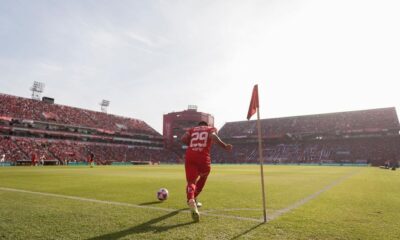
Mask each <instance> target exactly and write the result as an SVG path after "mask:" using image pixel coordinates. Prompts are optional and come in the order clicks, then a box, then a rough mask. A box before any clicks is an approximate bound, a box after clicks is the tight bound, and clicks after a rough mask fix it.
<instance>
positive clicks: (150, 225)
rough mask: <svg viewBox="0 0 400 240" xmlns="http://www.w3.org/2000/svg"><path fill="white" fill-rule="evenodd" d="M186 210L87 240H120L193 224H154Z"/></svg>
mask: <svg viewBox="0 0 400 240" xmlns="http://www.w3.org/2000/svg"><path fill="white" fill-rule="evenodd" d="M184 210H187V208H184V209H179V210H176V211H173V212H170V213H168V214H166V215H164V216H161V217H158V218H154V219H152V220H150V221H147V222H145V223H142V224H139V225H137V226H134V227H131V228H128V229H125V230H122V231H119V232H114V233H108V234H105V235H101V236H97V237H93V238H89V240H100V239H120V238H122V237H125V236H128V235H131V234H137V233H146V232H154V233H159V232H164V231H167V230H170V229H172V228H177V227H182V226H186V225H190V224H193V223H195V222H193V221H192V222H186V223H179V224H174V225H167V226H155V224H156V223H159V222H161V221H164V220H166V219H168V218H170V217H173V216H175V215H177V214H178V213H180V212H182V211H184Z"/></svg>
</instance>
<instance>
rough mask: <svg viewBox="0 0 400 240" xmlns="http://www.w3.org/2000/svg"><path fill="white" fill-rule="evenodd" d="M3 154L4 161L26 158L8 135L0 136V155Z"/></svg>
mask: <svg viewBox="0 0 400 240" xmlns="http://www.w3.org/2000/svg"><path fill="white" fill-rule="evenodd" d="M3 155H4V157H5V159H4V160H5V161H6V162H15V161H17V160H19V159H25V158H27V156H26V155H25V154H24V153H23V152H22V151H21V150H20V149H19V148H18V146H17V145H16V144H15V143H14V142H13V141H12V140H11V139H10V138H9V137H1V136H0V156H3Z"/></svg>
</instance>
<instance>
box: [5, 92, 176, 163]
mask: <svg viewBox="0 0 400 240" xmlns="http://www.w3.org/2000/svg"><path fill="white" fill-rule="evenodd" d="M0 102H1V104H0V154H5V156H6V161H9V162H13V163H17V162H19V161H20V162H28V161H30V158H31V156H32V154H35V156H37V160H39V159H43V160H44V161H45V162H47V163H50V162H56V163H57V164H66V163H68V162H85V161H87V156H88V155H89V154H90V153H93V154H94V155H95V162H96V163H97V164H111V163H113V162H135V163H137V162H156V163H159V162H177V161H179V157H178V156H177V155H176V154H174V153H173V152H170V151H167V150H165V149H164V148H163V138H162V136H161V135H160V134H159V133H158V132H157V131H155V130H154V129H153V128H151V127H150V126H149V125H148V124H146V123H145V122H144V121H141V120H138V119H133V118H126V117H121V116H116V115H112V114H106V113H103V112H96V111H90V110H85V109H79V108H74V107H68V106H63V105H58V104H52V103H48V102H43V101H39V100H33V99H27V98H22V97H16V96H11V95H7V94H0Z"/></svg>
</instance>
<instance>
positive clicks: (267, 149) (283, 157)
mask: <svg viewBox="0 0 400 240" xmlns="http://www.w3.org/2000/svg"><path fill="white" fill-rule="evenodd" d="M399 146H400V136H390V137H370V138H353V139H336V140H322V141H321V140H314V141H301V142H285V143H273V144H271V143H264V144H263V158H264V161H266V162H267V163H369V164H372V165H375V166H380V165H383V164H384V162H385V161H387V160H389V161H395V162H397V161H399V160H400V147H399ZM258 158H259V153H258V144H257V143H246V142H243V143H236V144H235V145H234V148H233V151H232V152H230V153H227V152H225V151H221V150H220V149H218V148H213V149H212V159H213V161H214V162H217V163H257V162H258V161H259V159H258Z"/></svg>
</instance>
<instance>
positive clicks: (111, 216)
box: [0, 165, 400, 239]
mask: <svg viewBox="0 0 400 240" xmlns="http://www.w3.org/2000/svg"><path fill="white" fill-rule="evenodd" d="M259 171H260V170H259V167H258V166H255V165H224V166H223V165H213V167H212V172H211V174H210V176H209V179H208V182H207V184H206V187H205V189H204V191H203V193H202V194H201V196H200V200H201V202H202V203H203V207H202V208H201V209H200V212H201V213H202V215H201V221H200V222H199V223H193V222H192V220H191V217H190V215H189V213H188V212H187V206H186V199H185V185H186V184H185V177H184V176H185V175H184V167H183V166H182V165H169V166H164V165H160V166H124V167H122V166H121V167H114V166H97V167H95V168H88V167H50V166H49V167H0V239H399V236H400V224H399V221H400V220H399V219H400V171H391V170H383V169H378V168H372V167H324V166H268V165H267V166H265V168H264V171H265V183H266V197H267V216H268V218H269V219H270V220H269V221H268V222H267V223H266V224H264V223H262V216H263V214H262V200H261V190H260V185H261V183H260V176H259ZM161 187H166V188H167V189H168V190H169V192H170V197H169V199H168V200H166V201H164V202H160V201H158V200H157V199H156V192H157V190H158V189H159V188H161ZM20 190H23V191H20Z"/></svg>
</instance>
